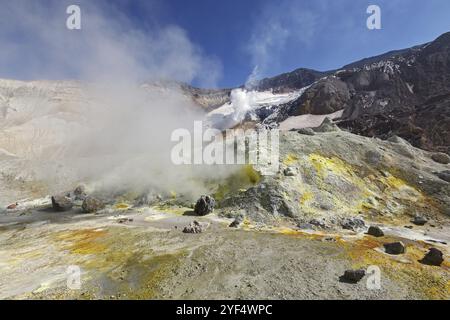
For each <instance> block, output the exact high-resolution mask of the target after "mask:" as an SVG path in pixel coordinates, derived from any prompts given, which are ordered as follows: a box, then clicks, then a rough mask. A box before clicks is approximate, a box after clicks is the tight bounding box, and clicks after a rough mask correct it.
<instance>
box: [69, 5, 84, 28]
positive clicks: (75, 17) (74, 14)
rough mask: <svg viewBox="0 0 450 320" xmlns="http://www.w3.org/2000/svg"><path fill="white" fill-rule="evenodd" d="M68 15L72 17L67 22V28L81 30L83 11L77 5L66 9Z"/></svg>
mask: <svg viewBox="0 0 450 320" xmlns="http://www.w3.org/2000/svg"><path fill="white" fill-rule="evenodd" d="M66 13H67V14H70V16H69V17H68V18H67V20H66V27H67V29H69V30H80V29H81V9H80V7H79V6H77V5H74V4H73V5H70V6H68V7H67V9H66Z"/></svg>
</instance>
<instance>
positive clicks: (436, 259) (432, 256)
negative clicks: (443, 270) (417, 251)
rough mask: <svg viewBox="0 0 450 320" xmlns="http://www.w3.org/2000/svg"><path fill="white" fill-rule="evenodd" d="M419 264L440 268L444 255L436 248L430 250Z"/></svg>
mask: <svg viewBox="0 0 450 320" xmlns="http://www.w3.org/2000/svg"><path fill="white" fill-rule="evenodd" d="M420 262H421V263H423V264H427V265H431V266H440V265H441V264H442V262H444V254H443V253H442V251H440V250H438V249H436V248H430V250H429V251H428V253H427V254H426V255H425V257H423V259H422V260H420Z"/></svg>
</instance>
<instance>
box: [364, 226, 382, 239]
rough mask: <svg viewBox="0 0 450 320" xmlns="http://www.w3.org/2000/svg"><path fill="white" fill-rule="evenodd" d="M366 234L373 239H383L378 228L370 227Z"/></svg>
mask: <svg viewBox="0 0 450 320" xmlns="http://www.w3.org/2000/svg"><path fill="white" fill-rule="evenodd" d="M367 234H369V235H371V236H374V237H383V236H384V232H383V230H381V228H380V227H377V226H370V227H369V230H368V231H367Z"/></svg>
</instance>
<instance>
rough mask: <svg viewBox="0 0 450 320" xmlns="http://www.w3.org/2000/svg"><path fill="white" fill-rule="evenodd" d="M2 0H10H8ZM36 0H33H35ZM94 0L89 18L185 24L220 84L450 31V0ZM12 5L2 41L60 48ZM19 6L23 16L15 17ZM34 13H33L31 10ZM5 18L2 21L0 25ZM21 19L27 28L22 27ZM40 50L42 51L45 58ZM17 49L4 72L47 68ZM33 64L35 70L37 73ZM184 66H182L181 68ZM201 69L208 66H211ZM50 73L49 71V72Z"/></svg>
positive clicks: (152, 25) (157, 25) (149, 27)
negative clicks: (377, 22)
mask: <svg viewBox="0 0 450 320" xmlns="http://www.w3.org/2000/svg"><path fill="white" fill-rule="evenodd" d="M1 1H4V2H5V3H6V1H7V0H1ZM11 2H12V3H15V1H8V3H9V6H10V7H11V6H14V4H13V5H11V4H10V3H11ZM30 2H31V0H29V1H28V3H30ZM35 2H36V3H39V4H40V6H41V7H43V8H46V7H47V6H48V7H51V9H50V10H42V8H41V9H39V10H38V11H36V15H40V14H41V15H50V14H51V15H60V13H61V12H62V13H63V14H62V15H60V16H59V18H61V19H65V17H66V16H65V15H64V6H65V5H67V4H77V1H59V2H55V1H50V0H49V1H45V0H37V1H35ZM92 2H94V3H95V5H94V6H92V5H91V4H89V3H88V2H83V1H81V2H80V1H78V3H80V7H81V9H82V14H84V15H83V16H82V18H84V19H85V20H86V19H88V15H87V14H85V11H89V10H91V11H92V10H97V11H101V12H102V15H104V16H107V17H108V19H110V20H111V21H113V22H112V23H114V24H115V25H116V26H117V25H120V23H121V21H122V20H121V19H122V18H124V19H125V20H127V21H128V22H127V23H128V24H127V25H126V26H127V27H125V28H132V29H136V30H139V31H140V32H142V33H143V34H146V33H152V32H154V30H160V29H164V28H167V27H169V26H176V27H177V28H179V30H182V32H183V34H184V35H185V38H186V39H187V41H189V42H190V43H192V46H193V47H195V49H193V51H195V53H193V55H195V57H194V59H196V60H195V63H196V64H197V65H200V64H201V62H200V61H199V60H203V59H205V60H208V63H207V64H206V67H203V69H205V68H206V69H208V68H209V67H208V66H211V65H212V62H211V61H213V62H214V65H215V70H216V69H217V70H220V71H217V70H216V71H215V73H219V72H220V74H218V75H215V79H216V80H215V81H214V82H215V84H214V85H216V86H219V87H232V86H237V85H241V84H243V83H245V82H246V81H247V80H248V78H249V76H250V75H251V74H252V71H253V69H254V67H255V66H256V65H258V73H257V76H258V77H265V76H273V75H277V74H279V73H282V72H288V71H292V70H294V69H296V68H299V67H306V68H312V69H317V70H329V69H334V68H338V67H340V66H342V65H345V64H347V63H350V62H353V61H355V60H358V59H361V58H364V57H368V56H373V55H376V54H381V53H384V52H386V51H389V50H393V49H401V48H405V47H410V46H413V45H416V44H421V43H424V42H428V41H431V40H433V39H434V38H436V37H437V36H439V35H440V34H442V33H444V32H447V31H450V18H449V14H450V1H448V0H428V1H423V0H373V1H365V0H359V1H355V0H339V1H333V0H316V1H312V0H281V1H274V0H240V1H239V0H221V1H218V0H149V1H144V0H142V1H138V0H121V1H100V0H97V1H91V3H92ZM24 3H27V1H25V2H24ZM369 4H376V5H378V6H380V8H381V23H382V29H381V30H368V29H367V27H366V19H367V17H368V16H369V15H368V14H367V13H366V9H367V7H368V5H369ZM24 8H26V6H24ZM33 8H34V7H33V6H31V7H30V8H28V9H27V10H26V11H27V14H33V12H34V11H33ZM4 10H6V9H4ZM5 12H6V11H4V13H5ZM13 12H14V13H13V14H11V13H9V14H8V15H9V16H11V20H10V21H8V24H9V25H12V27H11V26H10V28H9V31H4V32H1V31H0V41H2V43H6V44H7V45H9V46H10V47H17V50H15V51H14V55H15V56H16V57H17V55H24V56H26V59H27V61H28V60H33V59H34V58H35V59H36V60H40V61H43V60H44V61H45V58H44V57H43V56H44V55H45V54H46V50H49V51H50V50H54V48H50V47H46V46H49V45H48V41H49V40H48V39H46V41H47V42H45V43H44V42H42V41H40V42H38V41H36V38H37V37H35V36H34V34H33V33H34V32H35V31H34V29H36V27H34V28H31V27H30V28H28V29H26V28H25V29H21V23H22V20H21V17H20V11H18V10H13ZM14 14H15V15H19V16H16V17H15V16H14ZM24 14H25V13H24ZM45 19H50V18H49V17H45V18H44V19H43V20H41V21H45ZM29 20H33V19H32V18H29ZM85 20H82V21H83V23H85V24H86V25H88V26H89V21H85ZM4 26H5V25H3V26H2V25H1V23H0V27H4ZM14 27H16V28H17V30H22V32H20V31H18V32H16V30H15V29H14ZM53 29H54V28H53ZM83 31H84V32H87V31H86V30H83ZM122 31H123V30H122ZM76 41H77V39H76V38H74V39H72V40H71V42H72V44H73V43H74V42H76ZM144 41H145V40H144ZM183 41H184V40H183ZM21 42H23V43H21ZM52 45H54V44H52ZM177 46H178V45H177V44H173V43H172V51H175V52H176V51H177V50H176V48H177ZM185 48H186V47H185V46H183V47H180V50H179V51H183V50H186V49H185ZM22 51H27V52H22ZM172 51H171V52H172ZM197 51H198V52H197ZM33 52H36V57H33V54H31V53H33ZM39 54H41V55H42V57H41V58H40V59H39ZM11 57H12V55H10V56H5V55H3V56H0V59H3V61H1V60H0V67H2V69H0V77H13V78H25V79H30V78H34V77H38V76H39V72H41V69H39V65H40V64H39V63H35V64H33V65H32V66H31V65H30V67H23V66H19V65H18V63H17V61H18V59H16V60H15V61H7V60H8V59H11ZM190 57H191V56H190ZM186 59H187V58H186V57H182V58H180V61H177V56H176V54H175V55H173V59H172V63H174V64H181V63H183V61H186ZM189 61H191V60H189ZM49 63H52V61H50V62H49ZM41 64H42V63H41ZM52 64H53V63H52ZM65 65H67V64H65ZM3 66H4V67H3ZM217 66H220V67H219V68H218V67H217ZM196 68H197V69H199V68H200V67H196ZM196 68H195V67H193V68H191V69H192V70H194V71H193V75H192V77H187V78H186V79H184V80H186V81H188V82H191V83H193V84H198V85H202V84H203V83H207V82H205V81H203V82H202V81H201V80H199V79H200V78H201V77H197V76H196V75H195V72H200V71H198V70H197V71H196ZM70 69H71V68H70V67H63V66H62V67H61V68H57V72H56V71H55V72H53V73H52V74H50V73H49V77H50V78H58V77H60V78H67V77H70V76H71V75H73V74H74V73H73V72H72V71H73V70H72V71H71V70H70ZM153 69H154V68H153ZM153 69H152V70H153ZM191 69H190V70H191ZM1 70H3V72H2V71H1ZM31 70H34V71H35V72H33V73H31ZM55 70H56V68H55ZM211 70H212V67H211ZM182 72H183V71H182V70H181V71H179V70H177V72H176V74H179V73H182ZM201 72H203V73H205V70H203V71H201ZM2 73H3V74H2ZM206 73H207V71H206ZM168 74H172V73H168ZM174 74H175V73H174ZM45 75H46V74H45V73H44V75H42V76H45ZM75 77H76V76H75ZM203 78H204V77H203Z"/></svg>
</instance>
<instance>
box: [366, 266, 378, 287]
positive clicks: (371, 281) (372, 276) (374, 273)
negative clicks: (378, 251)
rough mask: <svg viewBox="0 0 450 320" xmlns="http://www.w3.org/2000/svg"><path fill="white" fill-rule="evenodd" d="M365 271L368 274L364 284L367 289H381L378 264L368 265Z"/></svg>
mask: <svg viewBox="0 0 450 320" xmlns="http://www.w3.org/2000/svg"><path fill="white" fill-rule="evenodd" d="M366 273H367V274H368V275H369V276H368V277H367V282H366V286H367V289H369V290H380V289H381V270H380V268H379V267H378V266H369V267H368V268H367V271H366Z"/></svg>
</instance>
